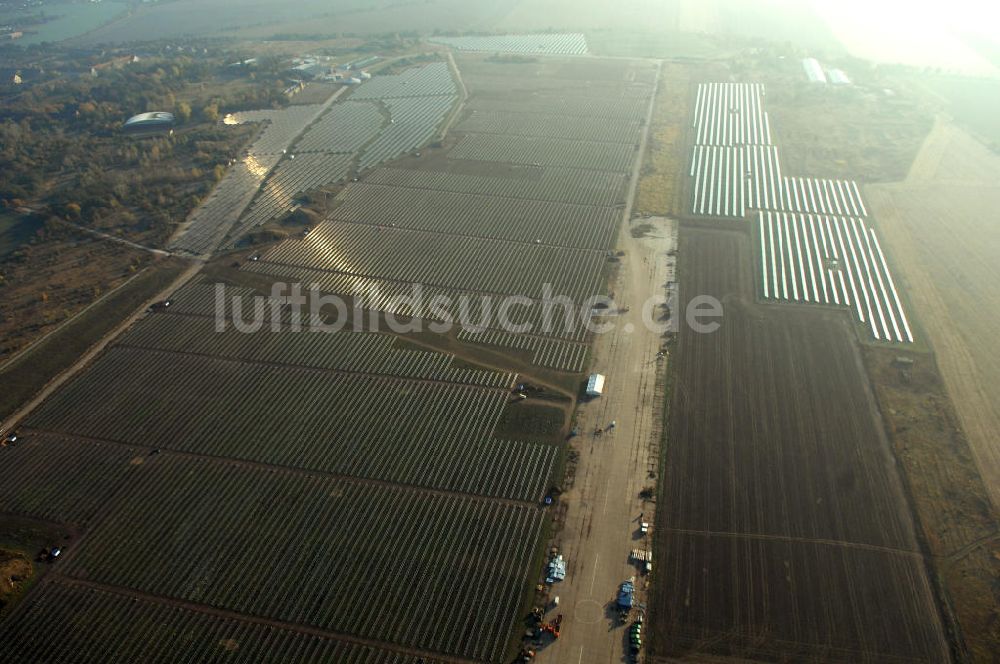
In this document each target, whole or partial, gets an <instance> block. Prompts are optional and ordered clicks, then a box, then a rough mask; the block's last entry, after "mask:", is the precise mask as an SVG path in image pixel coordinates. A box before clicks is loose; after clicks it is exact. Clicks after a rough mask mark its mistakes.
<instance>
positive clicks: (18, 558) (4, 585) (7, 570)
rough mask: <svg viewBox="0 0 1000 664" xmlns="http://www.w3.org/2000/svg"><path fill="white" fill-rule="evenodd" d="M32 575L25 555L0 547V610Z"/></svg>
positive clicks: (18, 592)
mask: <svg viewBox="0 0 1000 664" xmlns="http://www.w3.org/2000/svg"><path fill="white" fill-rule="evenodd" d="M33 575H34V567H33V566H32V564H31V561H30V560H28V557H27V556H25V555H24V554H23V553H21V552H19V551H9V550H7V549H0V611H3V609H4V607H5V606H6V605H7V603H8V602H10V601H11V600H13V599H15V598H16V597H17V596H18V595H20V594H21V592H23V590H24V588H25V587H26V585H27V584H28V582H29V581H31V577H32V576H33Z"/></svg>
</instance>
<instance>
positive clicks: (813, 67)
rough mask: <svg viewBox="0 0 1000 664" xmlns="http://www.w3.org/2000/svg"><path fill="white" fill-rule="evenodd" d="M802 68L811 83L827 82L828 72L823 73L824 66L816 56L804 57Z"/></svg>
mask: <svg viewBox="0 0 1000 664" xmlns="http://www.w3.org/2000/svg"><path fill="white" fill-rule="evenodd" d="M802 68H803V69H804V70H805V72H806V76H807V77H808V78H809V82H810V83H824V84H825V83H826V74H824V73H823V67H821V66H820V64H819V61H818V60H817V59H816V58H804V59H803V60H802Z"/></svg>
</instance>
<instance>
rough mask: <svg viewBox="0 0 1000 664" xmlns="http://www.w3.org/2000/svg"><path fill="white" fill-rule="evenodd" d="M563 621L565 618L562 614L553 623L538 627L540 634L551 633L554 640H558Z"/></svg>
mask: <svg viewBox="0 0 1000 664" xmlns="http://www.w3.org/2000/svg"><path fill="white" fill-rule="evenodd" d="M562 619H563V617H562V614H561V613H560V614H559V615H557V616H556V619H555V620H553V621H552V622H543V623H542V624H540V625H539V626H538V630H539V632H540V633H541V634H545V633H549V634H551V635H552V638H554V639H558V638H559V626H560V625H562Z"/></svg>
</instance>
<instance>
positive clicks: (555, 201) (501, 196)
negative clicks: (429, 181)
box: [344, 160, 625, 210]
mask: <svg viewBox="0 0 1000 664" xmlns="http://www.w3.org/2000/svg"><path fill="white" fill-rule="evenodd" d="M467 161H468V160H467ZM557 168H561V167H557ZM384 169H385V170H393V171H405V170H408V169H405V168H395V167H393V166H391V165H389V166H385V167H384ZM442 172H446V171H442ZM609 174H610V175H620V174H619V173H613V172H610V171H609ZM457 175H461V173H458V174H457ZM483 177H492V176H488V175H487V176H483ZM496 179H501V178H496ZM624 183H625V179H624V178H622V184H624ZM352 184H353V183H352ZM359 184H363V185H365V186H367V187H388V188H390V189H413V190H416V191H437V192H442V193H446V194H462V195H465V196H478V197H481V198H496V199H502V200H511V201H532V202H535V203H553V204H556V205H575V206H577V207H585V208H597V209H599V210H603V209H606V208H610V209H615V208H620V207H623V206H624V205H625V203H624V202H622V201H616V202H615V203H614V204H613V205H597V204H596V203H580V202H579V201H562V200H558V199H554V198H538V197H533V196H511V195H510V194H489V193H483V192H479V191H457V190H455V189H442V188H440V187H418V186H415V185H412V184H398V183H394V182H393V183H388V182H368V181H366V180H362V181H361V182H360V183H359ZM348 191H350V188H349V187H345V188H344V192H348Z"/></svg>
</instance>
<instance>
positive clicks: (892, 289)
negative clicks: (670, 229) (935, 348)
mask: <svg viewBox="0 0 1000 664" xmlns="http://www.w3.org/2000/svg"><path fill="white" fill-rule="evenodd" d="M764 98H765V91H764V86H763V85H760V84H755V83H705V84H702V85H699V86H698V93H697V96H696V98H695V107H694V125H693V126H694V135H695V145H694V150H693V153H692V157H691V170H690V176H691V177H692V178H693V196H692V198H693V204H692V213H693V214H696V215H706V216H712V217H729V218H736V219H743V218H745V217H746V215H747V213H748V212H749V211H751V210H756V211H758V212H757V226H758V231H759V233H758V234H757V239H756V242H757V246H758V248H759V255H760V257H761V263H760V269H761V288H762V291H763V296H764V298H765V299H771V300H780V301H786V302H802V303H809V304H819V305H830V306H841V307H850V308H851V310H852V311H853V312H854V314H855V316H856V317H857V319H858V321H859V322H861V323H862V324H864V325H866V326H867V327H868V328H869V329H870V331H871V334H872V338H874V339H875V340H876V341H890V342H898V343H911V342H912V341H913V333H912V331H911V329H910V324H909V321H908V320H907V318H906V313H905V312H904V311H903V306H902V303H901V302H900V299H899V294H898V292H897V290H896V284H895V281H894V279H893V277H892V274H891V272H890V270H889V265H888V263H887V261H886V259H885V255H884V254H883V252H882V248H881V245H880V244H879V241H878V237H877V235H876V233H875V230H874V229H873V228H871V227H869V226H868V225H867V223H866V221H865V218H866V217H867V216H868V209H867V208H866V207H865V203H864V200H863V199H862V197H861V190H860V189H859V188H858V184H857V183H856V182H855V181H853V180H833V179H824V178H811V177H790V176H783V175H782V173H781V161H780V159H779V157H778V148H777V147H776V146H775V145H773V143H772V137H771V124H770V121H769V120H768V116H767V112H766V110H765V104H764Z"/></svg>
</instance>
